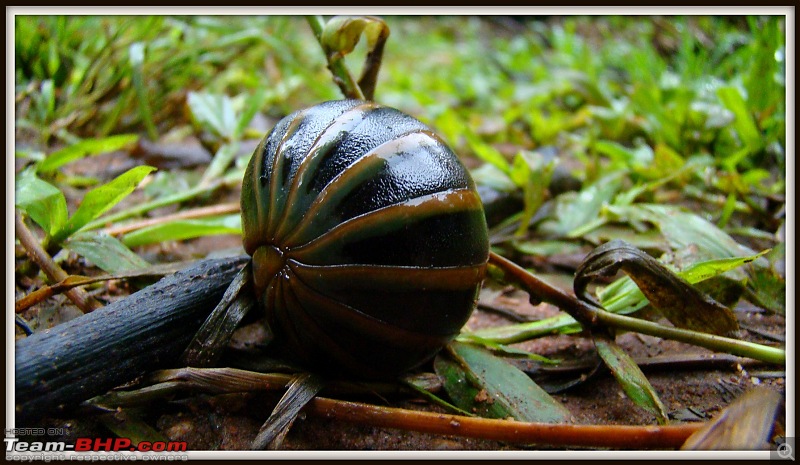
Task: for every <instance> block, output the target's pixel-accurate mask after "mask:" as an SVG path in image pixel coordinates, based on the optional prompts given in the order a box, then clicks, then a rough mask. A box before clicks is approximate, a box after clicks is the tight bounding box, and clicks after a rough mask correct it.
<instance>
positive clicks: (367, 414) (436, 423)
mask: <svg viewBox="0 0 800 465" xmlns="http://www.w3.org/2000/svg"><path fill="white" fill-rule="evenodd" d="M305 411H306V412H308V413H310V414H312V415H314V416H319V417H323V418H331V419H336V420H340V421H347V422H351V423H358V424H359V425H370V426H378V427H384V428H397V429H402V430H407V431H418V432H423V433H433V434H445V435H453V436H461V437H470V438H479V439H487V440H495V441H504V442H515V443H526V444H531V443H536V444H546V445H549V446H585V447H611V448H622V449H644V448H657V449H664V448H677V447H680V446H681V445H683V443H684V442H686V439H687V438H688V437H689V436H691V435H692V433H694V432H695V431H697V430H699V429H700V428H702V427H703V426H705V423H691V424H685V425H675V426H654V425H646V426H628V425H569V424H550V423H528V422H521V421H513V420H495V419H487V418H478V417H465V416H459V415H447V414H442V413H433V412H420V411H416V410H406V409H400V408H391V407H381V406H376V405H368V404H362V403H358V402H346V401H341V400H334V399H328V398H324V397H317V398H316V399H314V400H313V401H311V402H310V403H309V405H308V406H307V407H306V409H305Z"/></svg>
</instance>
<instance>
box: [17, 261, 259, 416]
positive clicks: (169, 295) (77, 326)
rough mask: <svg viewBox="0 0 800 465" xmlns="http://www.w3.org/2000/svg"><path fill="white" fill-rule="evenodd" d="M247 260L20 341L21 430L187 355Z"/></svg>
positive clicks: (163, 284)
mask: <svg viewBox="0 0 800 465" xmlns="http://www.w3.org/2000/svg"><path fill="white" fill-rule="evenodd" d="M246 260H247V257H235V258H225V259H212V260H204V261H202V262H199V263H198V264H196V265H193V266H191V267H190V268H187V269H186V270H183V271H179V272H177V273H175V274H174V275H172V276H169V277H166V278H164V279H162V280H160V281H158V282H157V283H155V284H153V285H152V286H149V287H147V288H145V289H143V290H141V291H139V292H137V293H135V294H132V295H131V296H129V297H127V298H125V299H122V300H119V301H117V302H114V303H112V304H110V305H108V306H106V307H104V308H102V309H99V310H95V311H94V312H92V313H88V314H85V315H83V316H80V317H78V318H76V319H74V320H71V321H69V322H67V323H64V324H61V325H58V326H56V327H54V328H51V329H48V330H44V331H41V332H37V333H34V334H33V335H31V336H29V337H27V338H25V339H22V340H20V341H18V342H17V343H16V348H15V358H14V362H15V366H16V376H15V394H16V402H15V404H16V419H17V426H21V425H25V424H27V425H31V426H36V425H35V422H36V421H38V420H39V419H41V418H42V417H45V416H58V415H59V414H62V413H64V412H66V411H68V410H69V409H70V408H73V407H76V406H77V405H78V404H79V403H80V402H82V401H84V400H86V399H89V398H91V397H94V396H96V395H98V394H102V393H104V392H106V391H108V390H109V389H111V388H114V387H116V386H119V385H121V384H124V383H126V382H128V381H130V380H132V379H134V378H135V377H137V376H140V375H142V374H144V373H146V372H149V371H153V370H156V369H160V368H167V367H175V366H179V365H180V359H179V358H180V355H181V353H182V352H183V350H184V349H185V348H186V346H187V345H188V343H189V341H190V340H191V338H192V337H193V336H194V333H195V332H196V331H197V330H198V328H200V325H201V324H202V323H203V321H204V320H205V319H206V318H207V317H208V315H209V314H210V313H211V311H212V310H213V309H214V307H215V306H216V304H217V302H219V300H220V299H221V298H222V295H223V293H224V292H225V289H226V288H227V287H228V285H229V284H230V282H231V281H232V280H233V278H234V276H236V273H237V272H238V271H239V269H240V268H241V267H242V266H243V265H244V264H245V263H246Z"/></svg>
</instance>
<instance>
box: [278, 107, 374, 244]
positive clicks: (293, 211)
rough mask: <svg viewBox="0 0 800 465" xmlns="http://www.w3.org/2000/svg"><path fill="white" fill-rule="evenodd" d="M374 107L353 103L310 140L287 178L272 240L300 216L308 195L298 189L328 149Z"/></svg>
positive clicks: (291, 228) (292, 225) (307, 180)
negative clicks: (291, 173)
mask: <svg viewBox="0 0 800 465" xmlns="http://www.w3.org/2000/svg"><path fill="white" fill-rule="evenodd" d="M375 108H377V106H376V104H375V103H372V102H366V103H362V104H360V105H357V106H355V107H353V108H351V109H349V110H347V111H345V112H344V113H342V114H341V115H340V116H339V117H338V118H336V119H334V120H333V121H332V122H331V123H330V124H329V125H328V126H327V127H326V128H325V129H324V130H323V131H322V132H321V133H320V134H319V135H318V136H317V137H316V139H315V140H314V142H313V143H312V144H311V148H309V150H308V152H306V153H305V154H304V156H303V160H302V162H300V166H299V167H298V168H297V172H296V173H294V177H293V178H292V180H291V185H290V186H289V190H288V192H287V194H286V199H285V202H284V204H285V205H287V206H288V207H287V208H284V209H283V213H282V215H281V216H280V219H279V220H278V221H277V224H276V228H277V230H276V231H275V233H274V235H273V238H274V240H276V241H279V242H280V241H281V240H282V239H281V238H282V237H283V236H285V235H286V234H287V233H288V232H289V231H292V230H293V229H295V226H296V224H297V222H298V221H299V220H300V219H301V218H302V216H303V215H302V210H303V209H304V208H305V207H306V206H307V204H308V203H309V199H308V194H307V193H305V192H302V189H304V188H305V187H306V185H307V184H308V183H309V182H310V180H311V178H313V176H314V173H315V171H316V168H317V166H318V165H319V163H320V162H322V160H323V159H324V158H325V156H326V155H327V154H328V153H330V151H331V149H333V148H335V147H336V145H337V144H338V143H339V142H340V141H341V140H342V139H343V138H345V137H347V135H348V134H349V133H350V132H351V131H352V130H353V129H355V128H357V127H358V126H359V125H361V124H362V123H363V122H364V120H365V119H366V116H367V115H368V114H369V112H370V111H373V110H374V109H375Z"/></svg>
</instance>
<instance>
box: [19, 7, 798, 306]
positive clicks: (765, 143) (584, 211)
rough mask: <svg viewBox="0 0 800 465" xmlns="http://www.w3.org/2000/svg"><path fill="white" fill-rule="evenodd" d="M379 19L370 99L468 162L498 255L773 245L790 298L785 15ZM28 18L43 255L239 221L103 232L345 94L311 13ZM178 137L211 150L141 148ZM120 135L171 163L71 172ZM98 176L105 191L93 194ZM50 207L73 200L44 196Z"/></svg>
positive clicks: (768, 284)
mask: <svg viewBox="0 0 800 465" xmlns="http://www.w3.org/2000/svg"><path fill="white" fill-rule="evenodd" d="M384 20H385V21H386V23H387V24H388V26H389V28H390V30H391V35H390V37H389V40H388V43H387V46H386V50H385V53H384V59H383V66H382V68H381V71H380V74H379V77H378V85H377V90H376V94H375V100H376V101H378V102H379V103H382V104H386V105H390V106H394V107H397V108H399V109H401V110H403V111H406V112H408V113H410V114H412V115H414V116H416V117H418V118H419V119H421V120H423V121H424V122H426V123H428V124H430V125H431V126H433V127H434V128H435V129H436V130H437V131H438V132H440V133H441V134H442V135H443V136H444V138H445V140H447V141H448V142H449V143H450V144H451V145H452V146H453V148H454V149H455V151H456V152H457V153H458V154H459V155H460V156H462V157H463V158H464V160H465V162H466V163H467V165H468V166H469V167H470V168H471V169H472V171H473V174H474V177H475V179H476V182H478V184H479V185H480V186H481V188H482V195H483V196H484V201H485V202H486V205H487V214H489V215H492V227H493V228H492V242H493V245H494V246H495V247H496V249H497V250H499V251H501V252H503V253H505V254H507V255H522V256H526V257H534V258H536V257H539V258H541V257H545V258H546V257H554V256H560V255H565V254H569V253H579V252H582V253H583V254H585V252H586V250H588V249H587V248H586V247H587V246H594V245H597V244H600V243H602V242H604V241H606V240H608V239H610V238H615V237H617V238H624V239H625V240H628V241H630V242H632V243H634V244H635V245H637V246H639V247H642V248H645V249H647V250H650V251H652V252H654V254H656V255H660V254H662V253H667V254H674V255H675V257H673V258H672V259H671V260H673V261H674V262H675V264H676V266H678V267H681V266H685V265H686V264H687V263H686V262H683V263H682V262H681V258H683V259H684V260H686V261H688V262H694V261H697V260H701V259H709V258H719V257H724V256H738V255H744V254H747V253H750V252H751V251H752V250H751V249H754V250H759V251H760V250H764V249H767V248H771V249H773V252H771V254H770V255H767V256H765V257H762V259H761V260H764V264H763V265H764V266H763V269H764V270H766V271H764V274H763V275H758V276H755V275H754V276H751V277H750V280H749V281H748V284H747V286H746V287H748V288H750V289H751V291H753V292H754V293H759V291H758V289H762V290H764V291H763V292H761V293H763V295H761V296H760V300H758V299H756V300H757V301H758V302H759V303H760V304H761V305H764V306H768V307H782V302H783V296H784V293H783V287H782V285H783V284H782V278H781V276H782V267H783V265H782V263H783V260H784V259H783V245H782V244H783V242H784V238H783V230H784V222H785V207H784V204H785V200H784V194H785V188H786V175H785V172H786V153H785V148H786V125H785V114H786V106H785V92H786V83H785V76H786V69H785V63H786V61H785V57H784V54H785V30H784V29H785V24H784V18H783V17H782V16H758V17H756V16H714V17H711V16H687V17H677V16H675V17H673V16H653V17H645V16H568V17H556V16H547V17H510V16H491V17H478V16H420V17H416V16H414V17H402V16H388V17H385V18H384ZM14 27H15V36H14V37H15V41H14V52H15V70H14V72H15V116H16V120H15V129H16V141H15V142H16V146H15V147H16V152H15V161H16V184H17V186H16V188H17V202H16V204H17V207H19V208H20V209H21V210H22V211H23V212H25V213H26V214H27V215H28V216H29V217H30V218H31V219H33V220H34V222H35V223H36V224H38V226H39V227H41V228H42V229H43V231H44V234H45V236H46V237H45V244H46V245H47V248H48V250H50V251H58V250H61V249H62V248H63V249H66V250H68V251H70V250H71V251H72V252H76V253H78V255H81V256H84V257H86V258H88V259H89V260H90V262H92V263H95V264H98V266H100V268H102V269H104V270H106V271H110V272H115V271H119V270H118V269H115V268H116V266H115V265H114V264H115V263H117V262H119V261H120V258H119V256H122V255H124V256H125V257H128V259H129V260H132V261H134V262H135V263H137V264H139V265H141V264H142V263H141V262H140V261H138V260H137V259H136V258H132V256H131V254H130V253H128V252H129V250H128V248H134V250H136V249H135V248H136V247H137V246H140V245H143V244H147V243H163V242H164V241H170V240H183V239H188V238H191V237H199V236H204V235H212V234H231V235H236V234H237V233H238V231H239V227H240V226H239V223H238V214H237V213H235V212H227V213H225V214H217V215H216V216H211V217H203V216H202V215H199V217H198V218H194V219H191V220H187V219H175V220H174V221H172V220H170V221H165V222H162V223H161V224H157V225H147V226H144V225H142V226H141V227H137V226H132V227H131V228H130V230H127V231H126V232H124V233H118V234H114V235H113V236H109V235H108V234H104V232H108V231H109V230H108V228H109V227H113V226H115V225H120V224H124V223H126V222H135V221H136V220H137V219H139V218H141V217H142V216H147V215H148V213H147V212H153V211H157V210H156V209H157V208H161V207H164V206H165V205H178V206H179V207H178V208H183V207H180V206H181V205H185V206H187V208H188V207H189V206H191V207H197V206H198V205H212V204H214V203H215V202H219V197H217V196H215V195H214V194H215V193H218V192H219V191H220V189H222V190H223V191H224V189H233V190H234V191H235V190H236V188H237V186H238V183H240V180H241V174H242V170H243V167H244V166H245V164H246V161H247V159H248V157H249V155H250V153H251V152H252V148H253V144H255V143H256V142H257V141H258V139H260V138H261V137H263V135H264V134H265V133H266V132H267V131H268V130H269V129H270V128H271V125H272V124H274V122H275V121H277V119H278V118H280V117H282V116H284V115H286V114H288V113H290V112H292V111H294V110H296V109H299V108H301V107H305V106H309V105H312V104H315V103H318V102H320V101H323V100H329V99H336V98H341V95H340V93H339V90H338V88H337V87H336V85H334V84H333V82H332V80H331V76H330V72H329V71H328V70H327V68H326V62H325V58H324V56H323V53H322V51H321V49H320V47H319V44H318V43H317V41H316V39H315V37H314V35H313V34H312V32H311V29H310V28H309V27H308V24H307V23H306V20H305V18H303V17H301V16H276V17H264V16H241V17H240V16H16V17H15V22H14ZM364 55H365V48H364V46H363V44H359V47H358V48H357V49H356V50H355V52H354V53H353V54H352V55H350V56H349V57H348V63H349V65H350V67H351V68H352V69H353V70H354V71H355V72H357V71H358V70H359V69H360V64H361V62H362V61H363V57H364ZM169 143H176V144H179V145H181V144H183V145H185V146H187V147H196V146H199V147H200V148H201V149H202V150H201V149H198V150H199V151H200V152H204V153H205V152H207V155H212V156H213V157H209V158H208V160H207V161H204V162H202V163H199V165H200V166H199V167H198V166H197V165H198V163H194V164H192V162H189V161H186V160H183V161H181V160H180V159H179V160H178V161H174V160H173V163H172V164H167V163H165V162H163V159H159V158H157V157H154V156H150V157H148V155H153V153H154V152H158V150H154V149H153V145H152V144H162V145H156V147H162V148H163V144H169ZM115 151H116V152H119V151H122V152H123V153H124V154H125V155H126V156H128V159H130V160H134V161H133V165H137V166H138V165H146V164H151V165H154V166H155V167H157V168H158V170H157V171H156V172H154V173H151V172H150V171H149V170H139V171H137V172H134V173H133V174H131V171H126V174H127V175H128V178H126V180H125V181H126V182H122V181H119V176H120V173H121V172H122V171H124V169H131V166H132V165H131V164H128V165H125V164H123V165H122V168H118V170H117V171H115V170H113V169H109V168H107V167H106V168H103V169H100V168H99V167H98V168H97V169H96V170H95V171H92V170H88V171H87V170H86V169H85V168H84V169H82V170H73V169H71V167H72V166H73V165H74V166H78V163H77V162H79V161H81V160H85V159H87V158H88V157H92V156H98V155H102V154H106V153H107V152H115ZM161 151H164V150H161ZM190 152H191V150H190ZM179 155H180V153H179ZM178 158H180V157H178ZM212 160H213V161H212ZM98 166H99V165H98ZM104 166H105V165H104ZM123 168H124V169H123ZM131 170H132V169H131ZM143 179H147V182H146V183H145V184H146V186H145V187H144V188H143V189H142V190H141V192H138V191H137V196H133V197H131V199H132V198H135V200H131V199H125V197H126V196H127V195H128V193H130V191H132V190H133V187H130V188H128V187H124V186H123V187H120V186H121V185H122V184H124V185H125V186H129V185H132V186H135V185H136V184H138V182H139V181H140V180H143ZM114 180H117V184H115V185H113V186H112V187H114V186H116V190H112V193H111V194H109V192H108V191H107V189H109V187H108V186H109V185H111V184H112V183H113V182H114ZM134 181H135V182H134ZM45 186H49V187H45ZM226 186H227V187H226ZM42 189H44V190H45V191H47V193H48V194H47V195H43V194H41V190H42ZM92 191H98V192H101V193H104V194H106V195H105V196H104V197H103V198H104V199H105V200H102V201H99V203H100V204H101V206H99V207H98V206H97V205H95V206H94V208H93V209H91V210H90V208H91V207H90V206H84V205H83V204H85V203H88V202H86V201H85V199H86V198H88V197H87V194H88V193H90V192H92ZM59 195H62V196H63V197H64V198H65V199H66V204H67V205H68V206H65V207H63V210H64V211H63V212H60V211H61V209H62V207H61V206H60V205H61V204H62V201H61V200H59V199H60V198H61V197H59ZM54 199H55V200H54ZM495 200H497V201H496V202H495ZM47 202H52V203H47ZM82 203H83V204H82ZM95 203H98V202H95ZM78 204H81V206H80V207H76V205H78ZM47 205H51V206H52V205H59V206H57V207H52V208H50V209H49V210H48V208H45V210H48V211H50V212H51V214H50V217H48V215H45V214H42V213H41V212H39V213H37V211H39V210H41V209H42V206H47ZM53 208H55V210H59V212H60V213H58V215H57V216H59V215H60V216H59V217H58V218H52V216H53V215H52V211H53ZM80 208H83V210H80ZM76 210H77V211H76ZM150 215H153V214H152V213H150ZM62 216H63V218H61V217H62ZM102 228H106V229H102ZM709 238H710V239H709ZM87 241H88V242H87ZM704 241H705V242H704ZM87 243H90V244H91V247H87V245H86V244H87ZM111 244H113V245H111ZM698 244H699V245H698ZM690 245H693V246H694V248H693V249H692V252H691V254H690V255H691V257H686V256H685V255H686V253H685V251H686V250H687V247H688V246H690ZM98 251H103V252H102V253H110V254H111V255H110V256H105V257H104V256H99V252H98ZM115 254H121V255H119V256H118V255H115ZM682 254H683V257H682ZM551 265H552V263H551ZM130 266H134V265H130ZM551 268H552V266H551ZM756 282H757V283H760V284H757V285H756V284H754V283H756Z"/></svg>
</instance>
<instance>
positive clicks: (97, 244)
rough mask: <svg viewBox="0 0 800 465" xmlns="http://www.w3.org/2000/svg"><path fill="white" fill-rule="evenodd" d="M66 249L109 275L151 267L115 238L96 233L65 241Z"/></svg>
mask: <svg viewBox="0 0 800 465" xmlns="http://www.w3.org/2000/svg"><path fill="white" fill-rule="evenodd" d="M64 248H65V249H67V250H71V251H73V252H75V253H76V254H78V255H80V256H82V257H84V258H86V259H87V260H89V261H90V262H92V263H94V264H95V265H97V267H98V268H100V269H101V270H103V271H105V272H106V273H108V274H120V273H122V272H125V271H133V270H139V269H143V268H146V267H148V266H149V265H150V264H149V263H147V261H146V260H145V259H143V258H142V257H140V256H138V255H136V254H135V253H133V251H131V249H129V248H127V247H125V245H123V244H122V242H120V241H119V240H118V239H116V238H115V237H112V236H109V235H107V234H101V233H97V232H94V231H91V232H85V233H78V234H75V235H74V236H72V237H70V238H68V239H67V240H66V241H64Z"/></svg>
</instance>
